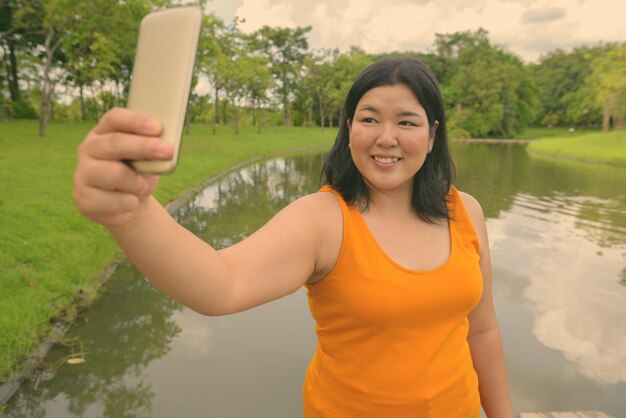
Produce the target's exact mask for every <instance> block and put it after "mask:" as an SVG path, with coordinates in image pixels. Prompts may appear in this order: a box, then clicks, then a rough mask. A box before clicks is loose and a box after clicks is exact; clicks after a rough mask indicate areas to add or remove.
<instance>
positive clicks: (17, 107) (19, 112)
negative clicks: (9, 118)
mask: <svg viewBox="0 0 626 418" xmlns="http://www.w3.org/2000/svg"><path fill="white" fill-rule="evenodd" d="M11 106H12V108H13V118H14V119H37V118H38V115H37V111H36V110H35V109H34V108H33V106H32V105H31V104H30V103H28V102H26V101H23V100H19V101H12V102H11Z"/></svg>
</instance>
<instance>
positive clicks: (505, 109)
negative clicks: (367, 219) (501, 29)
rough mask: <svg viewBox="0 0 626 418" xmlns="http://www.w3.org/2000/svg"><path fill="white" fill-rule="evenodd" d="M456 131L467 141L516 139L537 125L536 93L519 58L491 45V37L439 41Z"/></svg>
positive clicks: (482, 34) (480, 35)
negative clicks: (473, 138)
mask: <svg viewBox="0 0 626 418" xmlns="http://www.w3.org/2000/svg"><path fill="white" fill-rule="evenodd" d="M435 47H436V50H437V53H438V55H439V59H440V60H441V61H442V62H444V63H446V70H445V72H444V73H443V75H442V78H443V79H444V80H446V82H445V84H443V87H442V89H443V91H444V98H445V100H446V105H447V108H448V109H451V111H450V112H449V115H450V118H449V119H450V126H451V127H454V128H456V129H457V130H458V132H457V134H458V133H461V134H462V135H471V136H485V135H496V136H501V137H502V136H504V137H506V136H511V135H513V134H515V133H516V132H519V131H521V130H523V129H524V128H525V127H526V126H527V125H528V124H530V122H532V121H533V119H534V107H535V103H536V88H535V86H534V84H533V82H532V79H531V77H530V73H529V72H528V69H527V68H526V67H525V66H524V64H523V63H522V61H521V60H520V59H519V58H518V57H516V56H515V55H513V54H511V53H509V52H507V51H504V50H502V49H501V48H499V47H494V46H492V45H491V44H490V43H489V40H488V38H487V32H486V31H485V30H483V29H479V30H477V31H476V32H459V33H454V34H451V35H440V34H438V35H437V39H436V41H435Z"/></svg>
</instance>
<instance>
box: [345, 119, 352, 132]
mask: <svg viewBox="0 0 626 418" xmlns="http://www.w3.org/2000/svg"><path fill="white" fill-rule="evenodd" d="M346 124H347V125H348V132H350V131H351V130H352V119H348V120H347V121H346Z"/></svg>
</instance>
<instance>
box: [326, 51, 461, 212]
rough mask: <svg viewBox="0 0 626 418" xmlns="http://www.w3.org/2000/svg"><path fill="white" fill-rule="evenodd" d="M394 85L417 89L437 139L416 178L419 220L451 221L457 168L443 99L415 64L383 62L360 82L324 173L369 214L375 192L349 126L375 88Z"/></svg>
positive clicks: (356, 83) (432, 78)
mask: <svg viewBox="0 0 626 418" xmlns="http://www.w3.org/2000/svg"><path fill="white" fill-rule="evenodd" d="M394 85H406V86H407V87H409V88H410V89H411V91H412V92H413V94H414V95H415V98H416V99H417V100H418V102H419V103H420V104H421V105H422V107H423V108H424V110H425V111H426V116H427V117H428V123H429V124H430V127H429V128H430V132H431V133H432V132H433V131H434V133H435V141H434V144H433V147H432V151H431V152H430V153H429V154H428V155H427V156H426V160H425V161H424V164H423V165H422V167H421V168H420V169H419V171H418V172H417V173H416V174H415V177H414V178H413V196H412V205H413V208H414V209H415V212H416V214H417V216H419V217H420V219H422V220H424V221H426V222H429V223H434V222H436V221H437V220H443V219H445V220H449V219H451V217H450V214H449V212H448V206H447V196H448V192H449V190H450V186H451V185H452V182H453V181H454V177H455V168H454V163H453V162H452V157H451V156H450V150H449V148H448V137H447V133H446V118H445V110H444V104H443V97H442V95H441V92H440V90H439V86H438V83H437V79H436V78H435V76H434V75H433V73H432V72H431V71H430V69H429V68H428V67H427V66H426V65H424V64H423V63H422V62H421V61H418V60H416V59H414V58H396V59H383V60H380V61H377V62H375V63H374V64H371V65H370V66H368V67H367V68H365V69H364V70H363V71H362V72H361V74H360V75H359V76H358V77H357V79H356V80H355V81H354V83H353V84H352V87H351V88H350V91H349V92H348V96H347V97H346V102H345V104H344V108H343V112H342V115H341V120H340V125H339V133H338V134H337V138H336V139H335V143H334V145H333V147H332V149H331V151H330V153H329V154H328V156H327V157H326V161H325V163H324V168H323V170H322V175H323V176H325V177H326V179H325V183H326V184H328V185H330V186H331V187H333V188H334V189H335V190H337V191H338V192H339V193H340V194H341V196H342V197H343V199H344V200H345V201H346V203H348V204H350V205H354V204H355V203H359V204H363V205H364V206H365V208H367V205H368V203H369V201H370V194H369V189H368V187H367V184H366V183H365V181H364V179H363V177H362V176H361V173H360V172H359V170H358V169H357V167H356V166H355V164H354V161H353V160H352V155H351V153H350V149H349V148H348V144H349V142H350V131H349V127H348V121H351V120H352V119H353V118H354V113H355V111H356V106H357V104H358V102H359V100H361V97H363V95H364V94H365V93H367V92H368V91H369V90H371V89H373V88H375V87H379V86H394ZM435 121H438V122H439V126H438V127H435V125H434V124H435ZM435 128H436V129H435Z"/></svg>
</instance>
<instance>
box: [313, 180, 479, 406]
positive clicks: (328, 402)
mask: <svg viewBox="0 0 626 418" xmlns="http://www.w3.org/2000/svg"><path fill="white" fill-rule="evenodd" d="M321 191H325V192H331V193H333V194H335V195H336V196H337V198H338V200H339V202H340V205H341V212H342V216H343V242H342V245H341V251H340V253H339V257H338V259H337V262H336V264H335V266H334V268H333V269H332V271H331V272H330V274H329V275H328V276H326V277H325V278H324V279H323V280H322V281H320V282H318V283H315V284H312V285H307V286H306V287H307V290H308V292H307V293H308V297H309V307H310V309H311V314H312V315H313V318H314V319H315V321H316V323H317V325H316V332H317V337H318V345H317V350H316V352H315V355H314V357H313V360H312V361H311V363H310V365H309V367H308V368H307V371H306V376H305V381H304V388H303V405H304V414H305V417H306V418H343V417H367V418H383V417H389V418H408V417H416V418H417V417H419V418H426V417H428V418H461V417H463V418H466V417H467V418H469V417H471V418H477V417H478V416H479V415H480V399H479V394H478V379H477V376H476V372H475V371H474V367H473V364H472V358H471V355H470V349H469V345H468V342H467V332H468V328H469V322H468V319H467V315H468V314H469V312H470V311H471V310H472V309H473V308H474V306H476V305H477V304H478V302H479V300H480V297H481V294H482V274H481V271H480V267H479V258H480V257H479V244H478V237H477V235H476V232H475V231H474V228H473V226H472V223H471V220H470V218H469V216H468V214H467V212H466V210H465V207H464V206H463V202H462V201H461V197H460V196H459V193H458V191H457V190H456V189H455V188H454V187H453V188H452V189H451V190H450V193H449V196H448V197H449V203H448V207H449V209H450V213H451V216H452V217H453V218H454V219H453V220H452V221H450V222H449V230H450V245H451V251H450V256H449V258H448V260H447V261H446V262H445V263H444V264H443V265H441V266H439V267H437V268H435V269H433V270H428V271H413V270H410V269H407V268H404V267H402V266H400V265H398V264H397V263H395V262H394V261H393V260H392V259H391V258H390V257H389V256H388V255H387V254H385V252H384V251H383V250H382V249H381V248H380V247H379V246H378V243H377V242H376V240H375V239H374V237H373V235H372V234H371V232H370V230H369V228H368V227H367V224H366V223H365V221H364V219H363V217H362V216H361V213H360V212H359V210H358V209H357V208H355V207H354V206H348V205H347V204H346V203H345V202H344V200H343V199H342V198H341V196H340V195H339V193H337V192H336V191H335V190H333V189H332V188H330V187H328V186H324V187H323V188H322V189H321Z"/></svg>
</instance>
